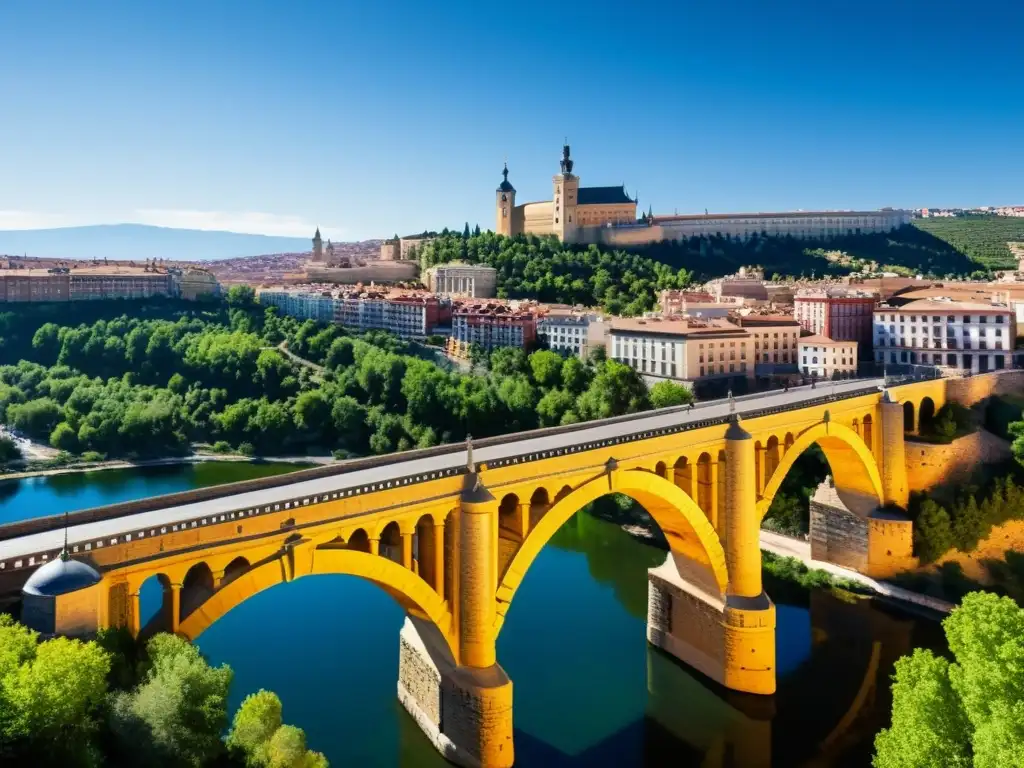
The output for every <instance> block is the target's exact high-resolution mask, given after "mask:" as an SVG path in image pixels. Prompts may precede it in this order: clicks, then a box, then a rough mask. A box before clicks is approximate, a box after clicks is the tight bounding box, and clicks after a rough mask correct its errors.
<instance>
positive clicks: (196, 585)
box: [178, 563, 213, 621]
mask: <svg viewBox="0 0 1024 768" xmlns="http://www.w3.org/2000/svg"><path fill="white" fill-rule="evenodd" d="M212 594H213V572H212V571H211V570H210V566H208V565H207V564H206V563H196V564H195V565H193V566H192V567H191V568H189V569H188V572H187V573H186V574H185V578H184V579H182V580H181V612H180V614H179V616H178V620H179V621H184V620H185V619H186V618H188V616H189V614H191V613H192V611H194V610H195V609H196V608H198V607H199V606H200V605H202V604H203V603H205V602H206V601H207V599H208V598H209V597H210V595H212Z"/></svg>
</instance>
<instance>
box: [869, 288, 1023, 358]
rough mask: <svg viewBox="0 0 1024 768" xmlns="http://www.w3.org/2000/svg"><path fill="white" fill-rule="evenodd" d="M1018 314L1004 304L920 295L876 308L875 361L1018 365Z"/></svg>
mask: <svg viewBox="0 0 1024 768" xmlns="http://www.w3.org/2000/svg"><path fill="white" fill-rule="evenodd" d="M1016 335H1017V329H1016V317H1015V314H1014V312H1013V310H1012V309H1011V308H1010V307H1008V306H1006V305H1005V304H994V303H993V304H983V303H980V302H960V301H953V300H951V299H945V298H935V299H920V300H918V301H912V302H910V303H909V304H904V305H902V306H899V307H896V306H891V305H882V306H880V307H877V308H876V309H875V311H874V353H875V361H876V362H878V363H883V364H887V365H930V366H938V367H943V368H950V369H956V370H958V371H961V372H964V373H985V372H987V371H994V370H995V371H997V370H1000V369H1003V368H1010V367H1012V366H1013V357H1012V356H1013V349H1014V343H1015V339H1016Z"/></svg>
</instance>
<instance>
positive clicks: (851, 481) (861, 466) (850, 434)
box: [757, 422, 885, 518]
mask: <svg viewBox="0 0 1024 768" xmlns="http://www.w3.org/2000/svg"><path fill="white" fill-rule="evenodd" d="M868 423H870V422H868ZM789 439H790V436H789V435H788V434H787V435H786V444H787V448H786V452H785V453H784V454H783V456H782V458H781V459H780V460H779V463H778V466H777V467H776V469H775V471H774V472H773V473H772V474H771V476H770V478H769V480H768V484H767V485H766V486H765V489H764V493H763V494H762V496H761V499H760V500H759V501H758V503H757V506H758V512H759V513H760V515H761V517H762V518H764V516H765V515H766V514H767V513H768V508H769V507H771V505H772V500H773V499H774V498H775V494H776V493H778V490H779V488H780V487H781V486H782V481H783V480H785V479H786V475H787V474H788V473H789V470H790V469H791V468H792V467H793V464H795V463H796V460H797V459H798V458H799V457H800V454H802V453H803V452H804V451H805V450H807V449H808V448H809V447H810V446H811V445H813V444H814V443H817V444H818V445H819V446H820V447H821V450H822V451H823V452H824V454H825V458H826V459H828V463H829V467H830V468H831V470H832V478H833V480H834V481H835V484H836V487H837V488H839V489H840V490H844V491H848V492H850V493H853V494H856V495H858V496H861V497H863V498H866V499H869V500H870V501H871V502H872V503H873V504H875V505H876V506H881V505H882V504H883V503H884V499H885V496H884V493H883V490H882V477H881V474H880V473H879V471H878V464H877V462H876V461H875V457H874V454H872V453H871V449H870V447H869V445H868V444H866V443H865V441H864V440H862V439H861V437H860V435H858V434H857V433H856V432H854V431H853V430H852V429H850V428H849V427H847V426H845V425H843V424H839V423H837V422H820V423H818V424H815V425H814V426H813V427H810V428H808V429H806V430H805V431H803V432H801V433H800V434H799V435H798V436H797V437H796V439H795V440H793V442H792V443H791V444H790V442H789Z"/></svg>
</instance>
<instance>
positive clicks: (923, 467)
mask: <svg viewBox="0 0 1024 768" xmlns="http://www.w3.org/2000/svg"><path fill="white" fill-rule="evenodd" d="M905 452H906V457H907V458H906V461H907V481H908V483H909V486H910V490H911V492H913V491H927V490H929V489H932V488H935V487H937V486H940V485H952V484H956V483H963V482H966V481H967V480H968V479H970V477H971V475H972V474H973V473H974V471H975V470H976V469H977V468H978V467H979V466H980V465H982V464H995V463H999V462H1001V461H1005V460H1006V459H1009V458H1010V457H1011V455H1012V454H1011V453H1010V444H1009V443H1007V442H1006V441H1005V440H1002V439H1000V438H998V437H996V436H995V435H993V434H992V433H991V432H987V431H985V430H983V429H979V430H978V431H976V432H973V433H971V434H969V435H964V436H963V437H959V438H957V439H956V440H954V441H953V442H951V443H947V444H939V443H925V442H919V441H914V440H913V439H911V438H907V439H906V442H905Z"/></svg>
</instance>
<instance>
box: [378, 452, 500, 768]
mask: <svg viewBox="0 0 1024 768" xmlns="http://www.w3.org/2000/svg"><path fill="white" fill-rule="evenodd" d="M498 506H499V505H498V501H497V500H496V499H495V498H494V496H492V495H491V493H490V492H489V491H488V490H487V488H486V487H484V485H483V483H482V482H481V481H480V477H479V475H477V474H476V472H475V471H474V470H473V468H472V467H470V474H469V475H467V476H466V480H465V486H464V488H463V491H462V495H461V499H460V509H459V512H458V514H457V532H458V541H459V547H458V549H457V553H456V557H457V567H456V568H455V570H454V573H455V582H456V584H455V586H457V589H455V590H453V593H454V594H457V597H456V600H455V602H456V605H455V606H454V608H455V610H454V612H453V613H454V621H455V626H456V628H457V631H458V649H457V650H456V653H457V654H458V658H457V659H456V657H455V655H454V654H453V653H452V649H451V648H450V647H449V645H448V643H447V642H445V640H444V638H443V637H442V635H441V633H440V631H439V630H438V629H437V627H436V626H434V625H433V624H431V623H430V622H426V621H422V620H419V619H417V618H412V617H410V618H407V619H406V621H405V625H404V626H403V627H402V633H401V639H400V651H399V664H398V699H399V701H401V702H402V706H404V707H405V708H406V710H408V712H409V714H410V715H412V717H413V719H414V720H415V721H416V722H417V724H418V725H419V726H420V728H421V729H422V730H423V732H424V733H425V734H426V735H427V737H428V738H429V739H430V740H431V742H432V743H433V744H434V746H435V747H436V748H437V749H438V751H439V752H440V753H441V754H442V755H444V757H445V758H446V759H448V760H450V761H451V762H453V763H455V764H457V765H461V766H466V768H510V767H511V766H512V764H513V763H514V762H515V756H514V752H513V748H512V681H511V680H509V678H508V675H506V674H505V670H503V669H502V668H501V666H500V665H499V664H498V663H497V649H496V640H497V633H496V629H495V620H496V618H497V607H496V605H495V602H494V593H495V591H496V590H497V572H496V563H497V554H498V542H497V539H498Z"/></svg>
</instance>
